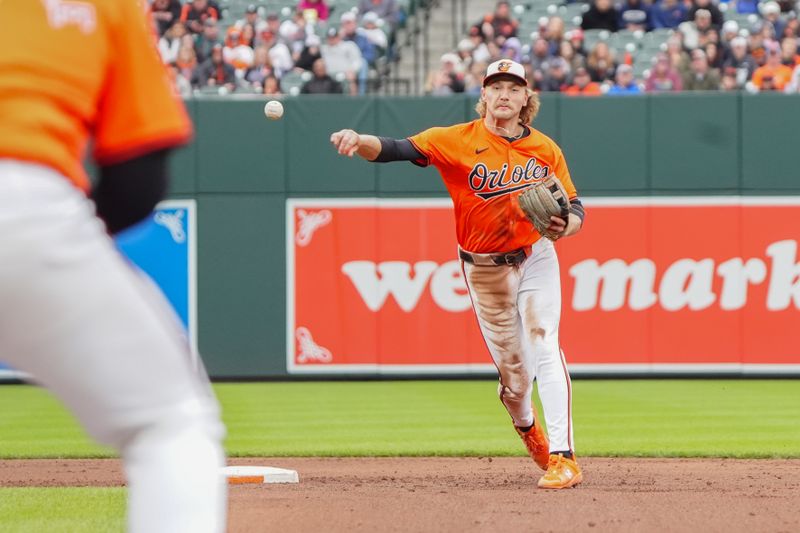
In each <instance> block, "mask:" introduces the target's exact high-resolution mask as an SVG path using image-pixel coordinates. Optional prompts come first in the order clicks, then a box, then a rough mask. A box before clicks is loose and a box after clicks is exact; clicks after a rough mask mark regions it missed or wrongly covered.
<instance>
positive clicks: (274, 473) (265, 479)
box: [222, 466, 300, 483]
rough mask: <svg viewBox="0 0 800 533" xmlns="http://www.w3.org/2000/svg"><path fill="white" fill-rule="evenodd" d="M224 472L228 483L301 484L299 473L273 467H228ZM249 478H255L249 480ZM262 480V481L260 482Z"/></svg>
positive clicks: (224, 468)
mask: <svg viewBox="0 0 800 533" xmlns="http://www.w3.org/2000/svg"><path fill="white" fill-rule="evenodd" d="M222 472H223V473H224V474H225V477H227V478H228V481H230V482H232V483H236V482H237V480H238V481H239V482H240V483H299V482H300V476H298V475H297V471H295V470H288V469H286V468H274V467H271V466H226V467H223V469H222ZM247 478H253V479H252V480H247V481H245V479H247ZM259 478H262V480H259Z"/></svg>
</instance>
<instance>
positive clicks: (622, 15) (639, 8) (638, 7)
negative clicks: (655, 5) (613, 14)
mask: <svg viewBox="0 0 800 533" xmlns="http://www.w3.org/2000/svg"><path fill="white" fill-rule="evenodd" d="M652 27H653V24H652V21H651V15H650V6H649V5H648V4H646V3H644V1H643V0H625V2H623V3H622V6H620V8H619V28H620V29H625V30H630V31H637V30H639V31H650V30H651V29H652Z"/></svg>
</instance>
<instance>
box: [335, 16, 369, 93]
mask: <svg viewBox="0 0 800 533" xmlns="http://www.w3.org/2000/svg"><path fill="white" fill-rule="evenodd" d="M339 23H340V26H339V31H340V33H341V34H342V38H343V39H344V40H345V41H351V42H353V43H355V44H356V46H358V49H359V50H360V51H361V57H363V58H364V61H363V65H362V67H361V68H362V72H363V78H364V80H366V77H367V68H368V67H369V66H374V65H375V60H377V59H378V49H377V47H376V46H375V45H374V44H373V43H372V42H371V41H370V40H369V39H367V36H366V35H364V32H363V31H359V29H360V28H359V27H358V22H357V17H356V14H355V13H353V12H352V11H345V12H344V13H342V16H341V17H340V18H339Z"/></svg>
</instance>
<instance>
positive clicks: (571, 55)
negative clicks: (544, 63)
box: [558, 41, 586, 72]
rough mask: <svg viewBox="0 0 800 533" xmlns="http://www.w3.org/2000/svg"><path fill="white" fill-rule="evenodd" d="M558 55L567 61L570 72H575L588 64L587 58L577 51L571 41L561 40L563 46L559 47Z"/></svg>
mask: <svg viewBox="0 0 800 533" xmlns="http://www.w3.org/2000/svg"><path fill="white" fill-rule="evenodd" d="M558 55H559V56H560V57H563V58H564V60H565V61H566V62H567V65H568V66H569V70H570V72H573V71H574V70H575V69H576V68H578V67H583V66H586V58H585V57H583V55H581V54H578V53H575V49H574V48H573V47H572V43H571V42H570V41H561V46H559V47H558Z"/></svg>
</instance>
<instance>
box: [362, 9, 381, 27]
mask: <svg viewBox="0 0 800 533" xmlns="http://www.w3.org/2000/svg"><path fill="white" fill-rule="evenodd" d="M379 20H380V17H379V16H378V14H377V13H375V12H374V11H367V12H366V13H364V17H363V18H362V19H361V21H362V22H363V23H364V24H377V23H378V21H379Z"/></svg>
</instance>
